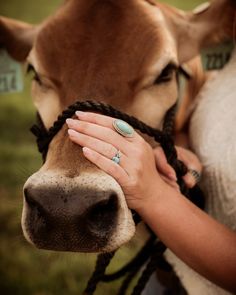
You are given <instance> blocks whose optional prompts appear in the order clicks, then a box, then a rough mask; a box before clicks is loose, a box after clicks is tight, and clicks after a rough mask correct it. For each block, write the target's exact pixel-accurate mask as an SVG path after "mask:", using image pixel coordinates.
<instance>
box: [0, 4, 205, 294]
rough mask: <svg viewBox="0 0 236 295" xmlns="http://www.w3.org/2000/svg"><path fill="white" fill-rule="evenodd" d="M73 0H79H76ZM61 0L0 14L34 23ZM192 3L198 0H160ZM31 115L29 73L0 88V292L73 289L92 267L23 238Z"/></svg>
mask: <svg viewBox="0 0 236 295" xmlns="http://www.w3.org/2000/svg"><path fill="white" fill-rule="evenodd" d="M78 1H79V0H78ZM61 2H62V0H50V1H49V0H37V1H32V0H7V1H6V0H0V15H4V16H7V17H11V18H16V19H19V20H23V21H26V22H30V23H38V22H40V21H42V20H43V19H44V18H45V17H47V16H48V15H50V14H51V13H53V11H55V10H56V8H57V7H58V6H59V5H60V3H61ZM165 2H167V3H169V4H171V5H174V6H177V7H179V8H181V9H192V8H194V7H195V6H196V5H198V4H199V3H201V2H203V1H201V0H184V1H183V0H179V1H178V0H169V1H165ZM34 121H35V109H34V107H33V105H32V102H31V97H30V79H29V78H25V88H24V91H23V92H22V93H16V94H7V95H6V94H4V95H3V94H2V95H1V94H0V293H1V294H3V295H18V294H19V295H55V294H57V295H64V294H67V295H74V294H76V295H78V294H81V291H82V289H83V288H84V286H85V284H86V282H87V279H88V277H89V276H90V274H91V272H92V271H93V268H94V262H95V256H94V255H91V254H73V253H55V252H50V251H42V250H38V249H35V248H34V247H33V246H32V245H30V244H29V243H28V242H26V241H25V239H24V237H23V234H22V230H21V225H20V219H21V210H22V187H23V184H24V182H25V180H26V179H27V178H28V177H29V176H30V175H31V174H32V173H33V172H34V171H36V170H37V169H38V168H39V167H40V165H41V157H40V155H39V154H38V152H37V148H36V145H35V141H34V138H33V136H32V135H31V134H30V132H29V131H28V130H29V128H30V126H31V125H32V124H33V123H34ZM141 242H142V241H141V237H140V236H138V235H137V236H136V237H135V239H134V240H133V241H132V242H131V243H130V245H128V246H127V247H124V248H123V249H122V250H120V251H119V253H118V254H117V258H116V259H115V260H114V262H113V263H112V265H111V267H110V268H109V269H110V270H115V269H117V268H118V267H119V266H121V265H122V264H123V263H125V261H128V260H129V259H130V257H131V255H133V253H134V252H135V251H134V249H135V248H136V247H137V245H138V244H140V243H141ZM117 284H119V282H118V283H116V284H113V283H112V284H108V285H104V284H101V285H99V289H98V292H97V293H96V294H98V295H99V294H100V295H104V294H105V295H107V294H109V295H113V294H115V293H116V292H115V290H116V289H117Z"/></svg>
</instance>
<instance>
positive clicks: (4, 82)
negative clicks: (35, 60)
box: [0, 49, 24, 94]
mask: <svg viewBox="0 0 236 295" xmlns="http://www.w3.org/2000/svg"><path fill="white" fill-rule="evenodd" d="M23 88H24V85H23V76H22V69H21V65H20V63H18V62H16V61H15V60H14V59H12V58H11V57H10V56H9V54H8V53H7V51H6V50H4V49H0V94H3V93H14V92H21V91H23Z"/></svg>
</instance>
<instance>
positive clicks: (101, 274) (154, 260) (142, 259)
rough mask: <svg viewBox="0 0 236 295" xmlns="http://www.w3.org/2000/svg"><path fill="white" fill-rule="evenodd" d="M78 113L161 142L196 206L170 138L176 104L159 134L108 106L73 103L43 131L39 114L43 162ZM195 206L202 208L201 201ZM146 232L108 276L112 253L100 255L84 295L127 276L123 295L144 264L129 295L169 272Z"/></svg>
mask: <svg viewBox="0 0 236 295" xmlns="http://www.w3.org/2000/svg"><path fill="white" fill-rule="evenodd" d="M77 110H80V111H92V112H98V113H102V114H104V115H108V116H112V117H114V118H119V119H122V120H124V121H126V122H127V123H129V124H130V125H131V126H132V127H133V128H135V129H136V130H139V131H140V132H142V133H143V134H146V135H148V136H150V137H153V138H154V139H155V141H156V142H158V143H160V145H161V147H162V148H163V150H164V153H165V155H166V158H167V161H168V163H169V164H170V165H171V166H172V167H173V168H174V170H175V171H176V175H177V178H178V184H179V185H180V188H181V191H182V193H183V194H185V195H186V197H188V198H189V199H190V200H191V201H193V202H194V203H195V204H196V203H197V201H198V200H199V199H196V198H195V199H196V200H195V199H194V198H192V194H191V193H190V194H189V191H188V189H187V188H186V186H185V184H184V182H183V179H182V176H184V175H185V174H186V172H187V168H186V167H185V166H184V164H183V163H182V162H181V161H179V160H178V158H177V152H176V149H175V145H174V141H173V138H172V132H173V125H174V116H175V110H176V105H174V106H173V107H172V108H171V109H170V110H169V111H168V112H167V114H166V116H165V119H164V123H163V130H162V131H160V130H157V129H155V128H152V127H150V126H148V125H146V124H145V123H143V122H141V121H140V120H138V119H136V118H135V117H132V116H129V115H127V114H125V113H123V112H121V111H119V110H117V109H115V108H113V107H112V106H110V105H108V104H105V103H101V102H95V101H77V102H75V103H74V104H72V105H70V106H69V107H68V108H67V109H66V110H64V111H63V112H62V114H61V115H60V116H59V117H58V119H57V120H56V121H55V123H54V124H53V126H52V127H51V128H50V129H49V130H47V129H46V128H45V126H44V124H43V122H42V120H41V118H40V116H39V115H38V124H37V125H34V126H33V127H32V128H31V131H32V132H33V134H34V135H35V136H36V138H37V145H38V149H39V152H40V153H41V154H42V156H43V160H44V161H45V159H46V155H47V151H48V147H49V144H50V142H51V141H52V139H53V138H54V136H55V135H56V134H57V133H58V132H59V131H60V129H61V128H62V127H63V125H64V124H65V121H66V119H67V118H70V117H72V116H73V115H74V114H75V111H77ZM198 198H199V196H198ZM197 205H201V206H202V202H200V204H197ZM133 218H134V221H135V223H136V224H137V223H138V222H139V221H140V218H139V216H138V215H137V214H136V213H135V212H134V213H133ZM148 229H149V228H148ZM149 231H150V238H149V240H148V241H147V243H146V244H145V245H144V246H143V248H142V249H141V250H140V252H139V253H138V254H137V256H136V257H135V258H134V259H133V260H132V261H131V262H129V263H128V264H127V265H125V266H124V267H123V268H121V269H120V270H118V271H117V272H116V273H113V274H109V275H107V274H105V270H106V268H107V266H108V265H109V263H110V261H111V259H112V258H113V256H114V255H115V251H114V252H111V253H105V254H104V253H103V254H99V255H98V259H97V263H96V267H95V270H94V273H93V274H92V276H91V278H90V280H89V281H88V284H87V287H86V289H85V291H84V294H86V295H92V294H93V293H94V292H95V290H96V287H97V284H98V283H99V282H101V281H103V282H110V281H113V280H116V279H119V278H121V277H122V276H125V275H126V278H125V280H124V282H123V284H122V286H121V288H120V291H119V293H118V295H124V294H125V292H126V291H127V288H128V287H129V284H130V282H131V281H132V279H133V278H134V277H135V275H136V274H137V273H138V272H139V271H140V269H141V268H142V267H143V265H145V264H146V268H145V269H144V270H143V272H142V274H141V276H140V278H139V280H138V283H137V285H136V286H135V288H134V290H133V292H132V295H140V294H141V292H142V290H143V289H144V287H145V285H146V283H147V281H148V280H149V278H150V276H151V275H152V273H153V272H154V271H155V270H156V269H157V268H160V269H162V270H166V271H169V270H170V269H171V267H170V265H169V264H168V263H167V262H166V261H165V260H164V258H163V253H164V251H165V250H166V246H165V245H164V244H163V243H162V242H161V241H160V240H159V239H158V238H157V237H156V236H155V234H154V233H153V232H152V231H151V230H150V229H149Z"/></svg>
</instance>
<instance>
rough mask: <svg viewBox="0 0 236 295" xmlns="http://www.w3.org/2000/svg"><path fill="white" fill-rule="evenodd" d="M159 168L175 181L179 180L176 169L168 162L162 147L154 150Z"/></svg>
mask: <svg viewBox="0 0 236 295" xmlns="http://www.w3.org/2000/svg"><path fill="white" fill-rule="evenodd" d="M154 155H155V160H156V167H157V170H158V171H159V172H160V173H162V174H163V175H165V176H166V177H168V178H169V179H171V180H173V181H177V177H176V173H175V170H174V169H173V168H172V167H171V166H170V165H169V164H168V162H167V159H166V156H165V154H164V151H163V149H162V148H161V147H158V148H156V149H155V150H154Z"/></svg>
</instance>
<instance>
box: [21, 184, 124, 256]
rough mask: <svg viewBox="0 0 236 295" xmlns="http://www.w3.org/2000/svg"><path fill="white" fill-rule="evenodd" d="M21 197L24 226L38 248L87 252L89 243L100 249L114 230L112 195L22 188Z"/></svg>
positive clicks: (115, 199) (115, 210)
mask: <svg viewBox="0 0 236 295" xmlns="http://www.w3.org/2000/svg"><path fill="white" fill-rule="evenodd" d="M24 196H25V205H26V207H27V208H26V210H25V212H26V224H25V226H26V229H27V232H28V234H29V237H30V239H31V240H32V242H33V243H35V245H36V246H38V247H39V248H44V249H51V250H60V251H77V248H78V249H79V250H80V251H81V250H82V251H83V247H84V250H85V251H87V250H88V249H91V250H92V248H93V247H92V246H91V243H95V245H96V247H97V245H98V244H101V245H100V247H101V248H102V247H103V246H104V244H105V243H107V241H108V239H109V238H110V237H111V236H112V233H113V231H114V229H115V227H116V223H117V217H118V211H119V201H118V197H117V194H116V193H115V192H113V191H106V192H104V191H103V192H96V191H89V190H86V191H79V190H77V191H73V192H65V191H63V192H62V191H60V190H58V189H44V190H43V189H42V188H25V189H24ZM81 243H83V245H81Z"/></svg>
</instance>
